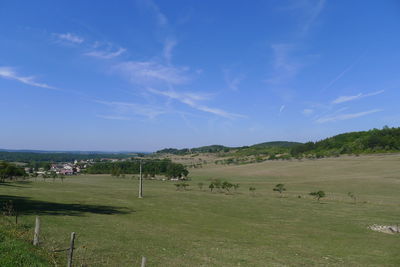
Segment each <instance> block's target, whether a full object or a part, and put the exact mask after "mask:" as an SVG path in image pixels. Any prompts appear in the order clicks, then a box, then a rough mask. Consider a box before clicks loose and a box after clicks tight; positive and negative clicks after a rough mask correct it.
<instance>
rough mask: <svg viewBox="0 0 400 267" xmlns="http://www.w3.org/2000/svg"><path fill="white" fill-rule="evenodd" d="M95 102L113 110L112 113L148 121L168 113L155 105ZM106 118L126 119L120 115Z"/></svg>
mask: <svg viewBox="0 0 400 267" xmlns="http://www.w3.org/2000/svg"><path fill="white" fill-rule="evenodd" d="M95 102H96V103H99V104H103V105H106V106H109V107H111V108H113V109H114V112H115V113H117V114H134V115H140V116H144V117H147V118H149V119H154V118H155V117H157V116H159V115H162V114H165V113H167V112H168V111H167V110H166V109H165V108H163V107H160V106H156V105H148V104H137V103H127V102H118V101H100V100H96V101H95ZM108 117H109V119H110V118H111V117H114V119H116V118H128V117H125V116H120V115H118V116H108Z"/></svg>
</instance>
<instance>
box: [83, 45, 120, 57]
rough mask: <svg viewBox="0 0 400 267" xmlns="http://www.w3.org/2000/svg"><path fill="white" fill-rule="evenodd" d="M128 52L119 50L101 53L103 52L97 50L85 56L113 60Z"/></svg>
mask: <svg viewBox="0 0 400 267" xmlns="http://www.w3.org/2000/svg"><path fill="white" fill-rule="evenodd" d="M125 51H126V49H125V48H121V47H120V48H118V49H117V50H115V51H101V50H95V51H91V52H87V53H85V54H84V55H85V56H90V57H96V58H101V59H111V58H115V57H118V56H120V55H121V54H122V53H124V52H125Z"/></svg>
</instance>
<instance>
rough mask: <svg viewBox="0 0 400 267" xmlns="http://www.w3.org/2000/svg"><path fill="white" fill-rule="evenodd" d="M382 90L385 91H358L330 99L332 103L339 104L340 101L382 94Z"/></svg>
mask: <svg viewBox="0 0 400 267" xmlns="http://www.w3.org/2000/svg"><path fill="white" fill-rule="evenodd" d="M383 92H385V90H380V91H376V92H372V93H368V94H363V93H359V94H357V95H351V96H339V97H338V98H336V99H335V100H333V101H332V104H340V103H344V102H348V101H353V100H357V99H360V98H364V97H369V96H375V95H379V94H382V93H383Z"/></svg>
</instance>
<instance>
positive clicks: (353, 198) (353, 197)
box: [347, 192, 357, 203]
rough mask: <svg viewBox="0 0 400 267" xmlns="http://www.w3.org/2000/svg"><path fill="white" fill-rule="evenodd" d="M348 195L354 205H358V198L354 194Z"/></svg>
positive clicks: (349, 193)
mask: <svg viewBox="0 0 400 267" xmlns="http://www.w3.org/2000/svg"><path fill="white" fill-rule="evenodd" d="M347 195H348V196H349V197H350V198H351V199H352V200H353V201H354V203H357V197H356V195H354V193H353V192H348V193H347Z"/></svg>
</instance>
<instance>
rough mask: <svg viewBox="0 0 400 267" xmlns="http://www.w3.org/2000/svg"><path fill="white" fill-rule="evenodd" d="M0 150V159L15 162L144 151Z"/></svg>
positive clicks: (71, 158) (99, 156)
mask: <svg viewBox="0 0 400 267" xmlns="http://www.w3.org/2000/svg"><path fill="white" fill-rule="evenodd" d="M22 151H24V150H21V152H15V151H6V150H3V151H0V161H15V162H32V161H37V162H71V161H74V160H88V159H95V160H96V159H102V158H118V159H120V158H129V157H135V156H138V155H141V154H144V153H133V152H131V153H127V152H126V153H101V152H83V151H80V152H49V151H42V150H40V151H36V150H35V152H32V150H26V151H25V152H22Z"/></svg>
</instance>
